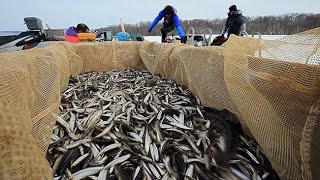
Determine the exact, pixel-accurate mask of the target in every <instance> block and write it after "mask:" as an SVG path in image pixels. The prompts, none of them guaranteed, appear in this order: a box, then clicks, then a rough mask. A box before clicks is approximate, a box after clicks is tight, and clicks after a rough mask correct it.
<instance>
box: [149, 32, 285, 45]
mask: <svg viewBox="0 0 320 180" xmlns="http://www.w3.org/2000/svg"><path fill="white" fill-rule="evenodd" d="M217 36H219V34H213V35H212V38H215V37H217ZM285 36H286V35H261V38H262V39H265V40H276V39H279V38H282V37H285ZM207 37H208V36H207ZM248 37H252V35H248ZM254 38H259V36H258V35H255V36H254ZM144 39H145V40H146V41H149V42H158V43H160V42H161V36H144Z"/></svg>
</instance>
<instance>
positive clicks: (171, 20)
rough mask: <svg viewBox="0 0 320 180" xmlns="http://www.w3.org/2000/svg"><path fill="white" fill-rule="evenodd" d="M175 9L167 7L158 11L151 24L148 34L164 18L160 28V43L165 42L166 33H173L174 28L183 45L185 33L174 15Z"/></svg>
mask: <svg viewBox="0 0 320 180" xmlns="http://www.w3.org/2000/svg"><path fill="white" fill-rule="evenodd" d="M176 12H177V11H176V9H174V8H173V7H172V6H170V5H167V6H166V7H165V8H164V9H163V10H161V11H160V13H159V15H158V16H157V17H156V18H155V19H154V20H153V22H152V23H151V25H150V27H149V30H148V32H149V33H150V32H151V31H152V29H153V28H154V27H155V26H156V25H157V24H158V22H159V21H160V20H161V19H162V18H164V22H163V27H162V28H161V35H162V42H165V39H166V37H167V33H169V32H171V31H173V30H174V29H175V28H176V30H177V32H178V35H179V36H180V38H181V41H182V42H183V43H185V42H184V41H185V40H186V36H185V33H184V32H183V29H182V27H181V24H180V20H179V17H178V15H177V14H176Z"/></svg>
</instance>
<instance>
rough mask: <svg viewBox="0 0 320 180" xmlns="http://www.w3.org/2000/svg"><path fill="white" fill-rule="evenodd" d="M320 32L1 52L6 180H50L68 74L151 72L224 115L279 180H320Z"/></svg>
mask: <svg viewBox="0 0 320 180" xmlns="http://www.w3.org/2000/svg"><path fill="white" fill-rule="evenodd" d="M319 60H320V28H317V29H313V30H310V31H306V32H303V33H300V34H296V35H290V36H286V37H284V38H282V39H278V40H275V41H266V40H260V39H252V38H243V37H236V36H231V37H230V39H229V40H228V41H227V43H225V45H224V46H223V47H202V48H196V47H192V46H188V45H182V44H159V43H149V42H144V43H142V42H108V43H104V44H99V45H93V44H86V43H81V44H77V45H72V44H68V43H57V44H54V45H50V46H49V47H46V48H43V49H31V50H27V51H22V52H15V53H6V54H1V55H0V66H1V71H0V77H1V78H0V84H1V85H0V92H1V93H0V102H1V103H0V109H1V110H0V122H1V126H0V139H1V143H0V146H1V149H2V150H1V151H0V155H1V157H2V160H1V162H0V178H1V179H25V178H27V179H45V178H46V179H50V178H52V171H51V168H50V166H49V163H48V161H47V160H46V157H45V153H46V151H47V148H48V146H49V144H50V141H51V136H52V131H53V128H54V126H55V124H56V120H57V114H58V112H59V105H60V97H61V92H63V91H64V90H65V89H66V87H67V85H68V79H69V77H70V76H76V75H78V74H80V73H83V72H89V71H110V70H114V69H118V70H120V69H126V68H130V69H147V70H148V71H149V72H151V73H154V74H159V75H161V76H164V77H168V78H171V79H172V80H174V81H175V82H177V83H178V84H180V85H182V86H185V87H187V88H188V89H189V90H190V91H191V92H192V93H194V94H196V95H197V96H198V97H199V98H200V100H201V102H202V105H204V106H208V107H212V108H216V109H220V110H222V109H227V110H229V111H230V112H232V113H234V114H236V115H237V116H238V118H239V119H240V122H241V124H242V125H243V126H244V128H245V129H246V130H247V132H248V133H250V134H251V135H252V136H253V137H254V138H255V139H256V140H257V142H258V143H259V144H260V145H261V147H262V149H263V150H264V152H265V153H266V156H267V157H268V159H269V160H270V161H271V163H272V165H273V167H274V168H275V170H276V171H277V173H278V174H279V176H280V177H281V178H282V179H302V178H303V179H319V178H320V172H319V171H318V167H319V166H320V155H319V154H320V147H319V137H320V134H319V131H317V129H319V117H320V114H319V113H320V111H319V104H320V97H319V94H320V93H319V92H320V78H319V77H320V66H319V64H320V61H319Z"/></svg>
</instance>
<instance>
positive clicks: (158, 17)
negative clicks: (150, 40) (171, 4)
mask: <svg viewBox="0 0 320 180" xmlns="http://www.w3.org/2000/svg"><path fill="white" fill-rule="evenodd" d="M163 16H164V12H163V10H162V11H160V12H159V15H158V16H157V17H156V18H155V19H154V20H153V22H152V23H151V25H150V27H149V30H148V32H151V31H152V29H153V28H154V27H155V26H156V25H157V24H158V22H159V21H160V20H161V19H162V18H163Z"/></svg>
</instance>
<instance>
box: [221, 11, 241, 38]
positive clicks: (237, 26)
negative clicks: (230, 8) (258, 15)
mask: <svg viewBox="0 0 320 180" xmlns="http://www.w3.org/2000/svg"><path fill="white" fill-rule="evenodd" d="M226 31H228V37H229V36H230V34H235V35H237V36H240V35H242V33H243V32H245V17H244V16H243V15H242V11H241V10H237V11H236V12H235V13H234V15H233V16H229V17H228V18H227V21H226V23H225V25H224V28H223V30H222V34H225V33H226Z"/></svg>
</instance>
